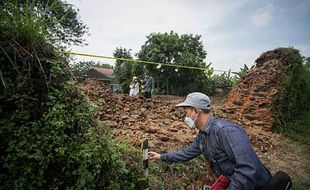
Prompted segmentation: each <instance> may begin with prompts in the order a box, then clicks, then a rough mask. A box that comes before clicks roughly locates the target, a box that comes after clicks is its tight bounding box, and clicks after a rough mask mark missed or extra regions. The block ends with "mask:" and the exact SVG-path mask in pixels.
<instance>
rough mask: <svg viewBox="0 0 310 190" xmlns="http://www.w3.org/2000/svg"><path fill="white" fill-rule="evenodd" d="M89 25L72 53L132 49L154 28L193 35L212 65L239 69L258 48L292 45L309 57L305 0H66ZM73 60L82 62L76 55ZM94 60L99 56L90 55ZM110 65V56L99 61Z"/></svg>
mask: <svg viewBox="0 0 310 190" xmlns="http://www.w3.org/2000/svg"><path fill="white" fill-rule="evenodd" d="M67 2H68V3H70V4H73V5H74V6H76V7H77V8H78V9H79V15H80V17H81V19H82V21H83V22H84V23H85V24H86V25H87V26H88V27H89V31H90V36H86V37H85V39H86V42H87V43H88V44H89V45H88V46H84V47H72V51H77V52H83V53H91V54H99V55H106V56H112V55H113V52H114V50H115V49H116V47H124V48H126V49H132V51H131V52H132V54H135V53H137V52H138V51H139V50H140V48H141V46H142V45H143V44H144V43H145V41H146V36H147V35H149V34H150V33H153V32H156V33H158V32H160V33H164V32H170V31H171V30H173V31H174V32H177V33H178V34H194V35H196V34H198V35H201V40H202V41H203V45H204V48H205V50H206V51H207V58H206V60H205V61H206V63H210V62H212V65H213V67H214V69H218V70H229V69H232V70H233V71H238V70H239V68H240V67H243V65H244V64H247V65H248V66H251V65H252V64H253V63H254V61H255V59H256V58H257V57H258V56H259V55H260V54H261V53H263V52H265V51H267V50H272V49H275V48H277V47H289V46H293V47H295V48H297V49H299V50H300V51H301V53H302V55H304V56H307V57H310V0H274V1H272V0H258V1H254V0H187V1H185V0H154V1H148V0H110V1H107V0H67ZM76 58H77V59H78V60H87V59H86V58H83V57H76ZM92 60H94V61H97V60H98V59H95V58H92ZM101 61H102V62H106V63H113V61H112V62H111V61H109V60H104V59H102V60H101Z"/></svg>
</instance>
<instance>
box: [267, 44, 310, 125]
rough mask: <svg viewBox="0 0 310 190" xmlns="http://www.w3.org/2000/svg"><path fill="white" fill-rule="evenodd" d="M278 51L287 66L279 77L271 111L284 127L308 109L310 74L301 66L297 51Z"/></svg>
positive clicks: (309, 106)
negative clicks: (276, 93)
mask: <svg viewBox="0 0 310 190" xmlns="http://www.w3.org/2000/svg"><path fill="white" fill-rule="evenodd" d="M280 50H281V52H282V54H283V57H284V58H285V60H283V61H286V62H287V65H288V66H287V68H286V71H285V72H283V74H282V75H281V79H280V81H281V84H280V90H279V93H278V96H277V100H276V102H275V104H274V107H273V110H274V113H275V114H276V118H278V121H277V122H278V124H279V125H280V126H285V123H286V122H288V121H290V120H292V119H293V118H294V117H295V116H296V115H298V114H300V113H302V112H304V111H307V110H309V109H310V72H309V71H308V70H306V68H305V67H304V66H303V64H302V57H301V55H300V53H299V51H298V50H296V49H293V48H281V49H280Z"/></svg>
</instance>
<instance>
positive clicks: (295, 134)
mask: <svg viewBox="0 0 310 190" xmlns="http://www.w3.org/2000/svg"><path fill="white" fill-rule="evenodd" d="M276 132H280V133H282V134H283V135H284V136H286V137H288V138H289V139H291V140H293V141H294V142H296V143H297V145H298V149H296V150H295V151H294V153H295V154H300V155H301V156H302V158H305V161H301V162H302V167H304V168H305V171H310V159H309V158H310V111H306V112H304V113H302V114H300V115H298V116H297V117H295V119H294V120H293V121H291V122H289V123H287V124H286V125H283V126H279V127H278V128H277V129H276ZM308 189H310V174H309V172H306V173H304V178H303V179H301V178H300V177H298V178H295V179H293V190H308Z"/></svg>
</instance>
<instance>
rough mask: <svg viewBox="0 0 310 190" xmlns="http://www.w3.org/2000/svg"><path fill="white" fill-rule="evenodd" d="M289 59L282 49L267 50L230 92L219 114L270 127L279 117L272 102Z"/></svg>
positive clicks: (251, 125) (252, 125)
mask: <svg viewBox="0 0 310 190" xmlns="http://www.w3.org/2000/svg"><path fill="white" fill-rule="evenodd" d="M289 59H290V58H289V57H288V56H287V54H285V53H284V52H283V51H282V50H281V49H276V50H273V51H268V52H266V53H263V54H262V55H261V56H260V57H259V58H258V59H256V67H255V68H254V69H253V70H251V71H249V73H248V74H246V75H245V76H244V77H242V78H241V79H240V81H239V82H238V84H237V85H236V87H234V88H233V89H232V90H231V91H230V92H229V94H228V95H227V97H226V100H225V102H224V104H223V106H222V108H221V109H220V111H221V112H222V113H220V114H219V115H221V117H223V118H227V119H230V120H233V121H236V122H237V123H239V124H241V125H242V126H244V127H260V128H263V129H264V130H270V129H271V128H272V127H273V125H274V122H275V118H276V116H275V114H274V113H273V110H272V108H273V107H272V106H273V104H274V102H275V100H276V98H277V94H278V91H279V87H280V82H281V81H280V76H281V74H282V73H283V72H284V71H285V70H286V69H287V66H288V65H289Z"/></svg>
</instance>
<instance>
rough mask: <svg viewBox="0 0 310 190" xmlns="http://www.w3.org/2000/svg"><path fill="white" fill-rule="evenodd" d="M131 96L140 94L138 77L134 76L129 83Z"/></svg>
mask: <svg viewBox="0 0 310 190" xmlns="http://www.w3.org/2000/svg"><path fill="white" fill-rule="evenodd" d="M129 88H130V90H129V96H137V95H138V94H139V82H138V77H136V76H133V78H132V81H131V82H130V85H129Z"/></svg>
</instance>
